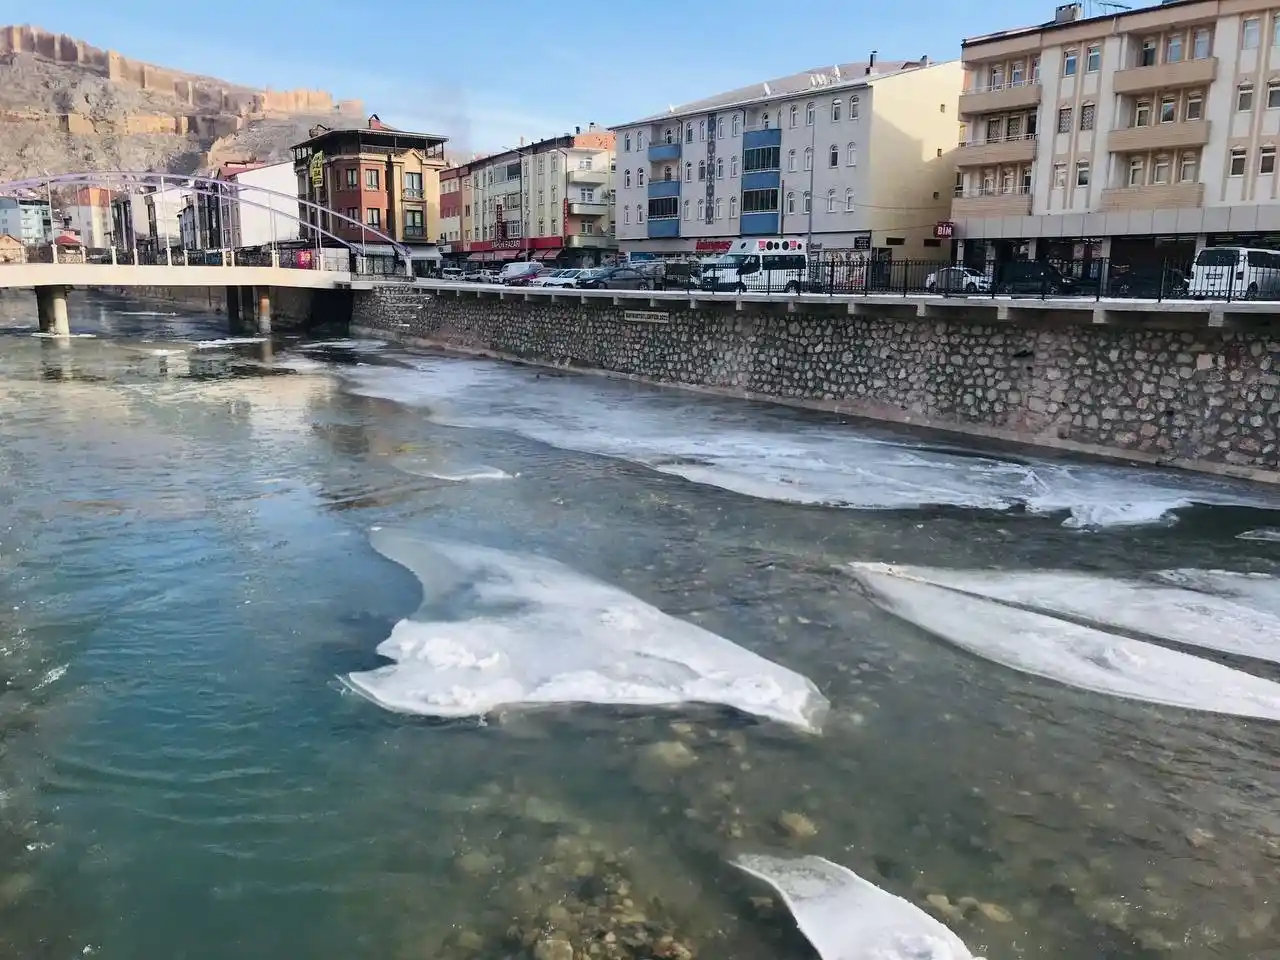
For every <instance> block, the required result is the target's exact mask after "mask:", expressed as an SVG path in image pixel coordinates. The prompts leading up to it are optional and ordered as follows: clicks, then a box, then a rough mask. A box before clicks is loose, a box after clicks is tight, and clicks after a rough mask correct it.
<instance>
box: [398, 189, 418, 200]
mask: <svg viewBox="0 0 1280 960" xmlns="http://www.w3.org/2000/svg"><path fill="white" fill-rule="evenodd" d="M401 197H402V198H403V199H405V200H421V199H422V191H421V190H415V189H414V188H412V187H405V188H404V191H403V192H402V193H401Z"/></svg>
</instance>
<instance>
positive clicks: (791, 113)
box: [787, 103, 800, 127]
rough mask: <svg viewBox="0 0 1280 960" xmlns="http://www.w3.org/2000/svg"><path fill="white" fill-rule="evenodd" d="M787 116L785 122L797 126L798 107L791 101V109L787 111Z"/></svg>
mask: <svg viewBox="0 0 1280 960" xmlns="http://www.w3.org/2000/svg"><path fill="white" fill-rule="evenodd" d="M787 117H788V121H787V122H788V123H789V124H790V125H791V126H792V127H795V126H797V125H798V124H799V123H800V108H799V107H797V106H796V105H795V104H794V103H793V104H792V105H791V109H790V110H788V111H787Z"/></svg>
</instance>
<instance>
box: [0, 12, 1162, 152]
mask: <svg viewBox="0 0 1280 960" xmlns="http://www.w3.org/2000/svg"><path fill="white" fill-rule="evenodd" d="M1056 2H1059V0H889V2H885V0H804V2H786V0H719V2H714V3H705V2H703V3H698V2H689V0H645V2H638V0H623V2H616V0H615V2H610V0H602V2H594V3H593V2H586V3H563V2H555V0H506V2H499V0H473V2H470V3H462V2H448V0H381V2H379V0H298V2H281V0H256V2H251V0H210V2H206V3H202V2H196V0H176V2H175V0H115V2H113V0H0V20H2V21H3V22H10V23H32V24H36V25H38V26H41V27H44V28H46V29H49V30H55V31H58V32H62V33H69V34H72V35H74V36H77V37H80V38H81V39H84V40H86V41H88V42H90V43H92V44H94V45H95V46H99V47H107V48H111V49H113V50H118V51H120V52H121V53H122V54H124V55H125V56H130V57H136V58H138V59H140V60H146V61H149V62H152V63H159V64H163V65H165V66H171V67H175V68H178V69H183V70H189V71H191V72H195V73H206V74H212V75H213V76H217V77H221V78H223V79H225V80H228V81H233V82H237V83H243V84H246V85H249V86H262V87H265V86H270V87H274V88H277V89H287V88H293V87H318V88H321V89H327V90H329V91H331V92H332V93H333V94H334V95H335V96H337V97H344V98H345V97H355V98H359V99H361V100H363V101H364V102H365V106H366V110H367V111H369V112H376V113H378V114H379V115H380V116H381V117H382V119H383V120H385V121H386V122H387V123H390V124H394V125H396V126H400V127H405V128H409V129H415V130H426V131H430V132H434V133H442V134H445V135H447V136H449V137H451V138H452V139H453V141H454V147H455V148H456V149H457V150H458V151H460V152H468V151H471V150H488V149H496V148H499V147H503V146H506V145H508V144H511V143H514V142H516V141H517V140H518V138H519V137H520V136H522V135H523V136H525V137H527V138H530V139H535V138H539V137H544V136H553V135H555V134H557V133H563V132H565V131H567V130H570V129H572V127H573V126H574V125H575V124H582V125H583V126H585V125H586V124H587V122H588V121H592V120H594V121H596V122H598V123H600V124H602V125H605V126H608V125H610V124H616V123H620V122H623V121H626V120H631V119H634V118H636V117H640V116H645V115H646V114H650V113H656V112H658V111H660V110H662V109H664V108H665V107H666V106H667V105H668V104H671V103H677V104H678V103H682V102H685V101H688V100H693V99H697V98H699V97H702V96H706V95H709V94H712V93H717V92H719V91H722V90H728V89H732V88H734V87H737V86H742V85H745V84H748V83H752V82H754V81H757V80H763V79H767V78H768V77H773V76H782V75H785V74H788V73H796V72H799V71H801V70H804V69H807V68H810V67H816V66H820V65H824V64H830V63H837V62H845V61H850V60H860V59H863V58H864V57H865V56H866V54H867V52H868V51H870V50H871V49H872V48H875V49H878V50H879V51H880V55H881V56H882V57H884V58H886V59H897V58H904V59H905V58H908V57H920V56H923V55H924V54H928V55H929V56H930V57H933V58H934V59H937V60H944V59H954V58H956V57H958V56H959V53H960V40H961V38H962V37H965V36H976V35H980V34H983V33H989V32H992V31H995V30H1001V29H1006V28H1009V27H1014V26H1025V25H1027V24H1031V23H1042V22H1044V21H1046V20H1049V19H1051V18H1052V16H1053V6H1054V4H1055V3H1056ZM1134 5H1135V6H1141V5H1145V4H1144V3H1143V2H1142V0H1136V2H1134ZM677 25H678V26H679V28H680V30H678V31H677V30H675V29H672V28H674V27H676V26H677Z"/></svg>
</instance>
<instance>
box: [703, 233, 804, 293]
mask: <svg viewBox="0 0 1280 960" xmlns="http://www.w3.org/2000/svg"><path fill="white" fill-rule="evenodd" d="M808 286H809V250H808V244H806V243H805V241H803V240H796V239H792V238H791V237H767V238H764V239H759V240H735V241H733V246H731V247H730V248H729V252H728V253H726V254H725V255H724V256H722V257H720V258H718V259H717V260H714V261H712V262H711V263H710V264H708V265H707V266H705V267H704V268H703V270H702V289H703V290H712V291H715V290H733V291H737V292H738V293H800V292H802V291H804V290H806V289H808Z"/></svg>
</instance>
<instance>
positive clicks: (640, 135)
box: [551, 130, 644, 170]
mask: <svg viewBox="0 0 1280 960" xmlns="http://www.w3.org/2000/svg"><path fill="white" fill-rule="evenodd" d="M636 149H637V150H643V149H644V131H643V130H638V131H636ZM555 162H556V158H555V157H552V158H551V169H552V170H555Z"/></svg>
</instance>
